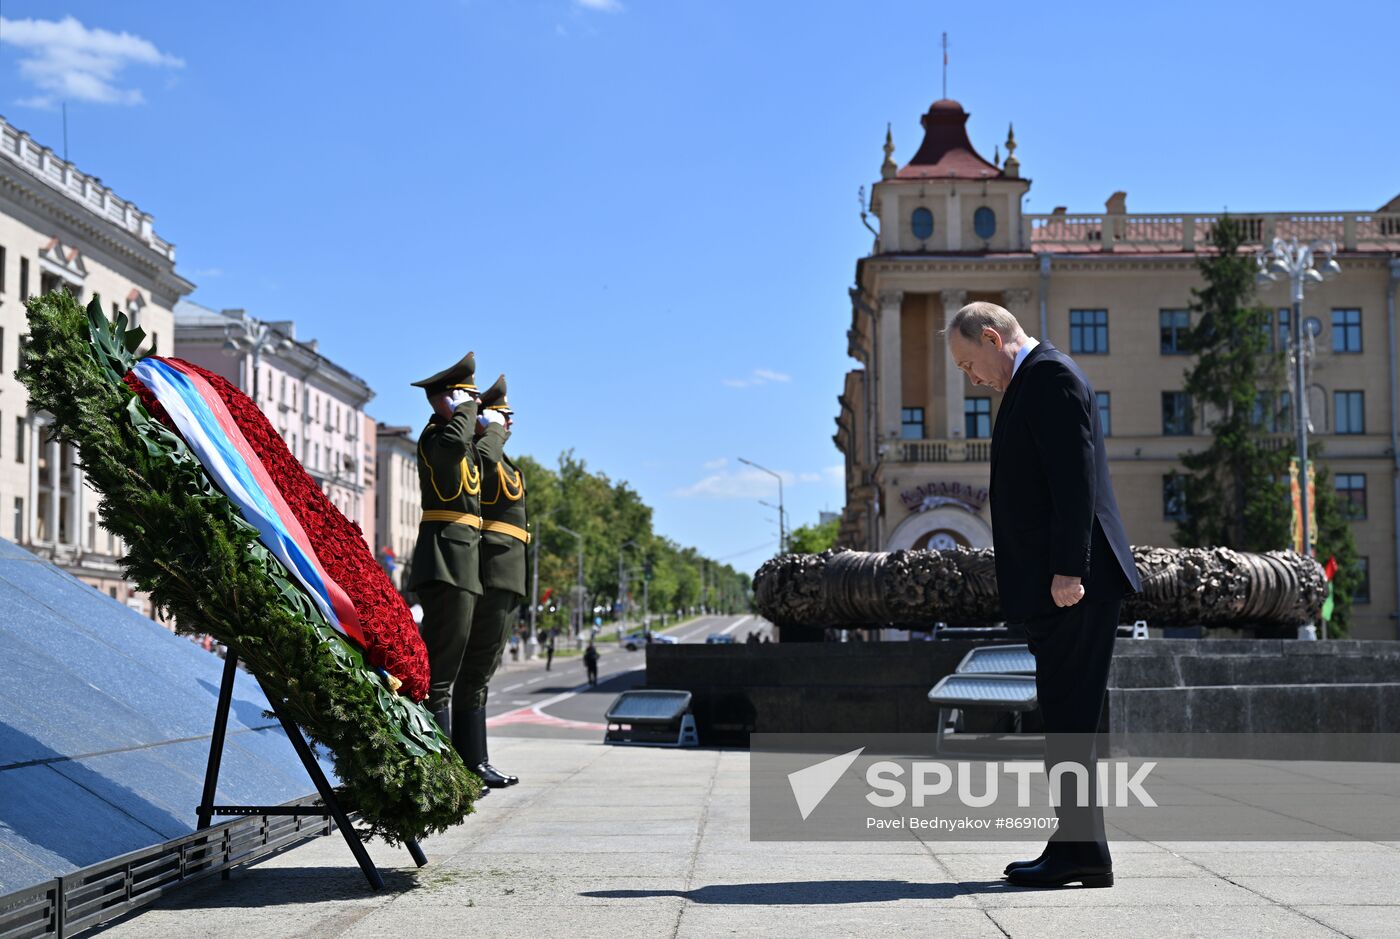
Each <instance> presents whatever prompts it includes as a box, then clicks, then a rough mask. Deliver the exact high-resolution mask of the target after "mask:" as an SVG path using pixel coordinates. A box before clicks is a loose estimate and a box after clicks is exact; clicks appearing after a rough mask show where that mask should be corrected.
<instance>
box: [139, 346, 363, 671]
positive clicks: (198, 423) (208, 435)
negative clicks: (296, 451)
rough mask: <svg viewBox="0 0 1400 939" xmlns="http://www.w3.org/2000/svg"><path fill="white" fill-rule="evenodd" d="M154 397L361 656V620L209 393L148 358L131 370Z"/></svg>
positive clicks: (201, 383)
mask: <svg viewBox="0 0 1400 939" xmlns="http://www.w3.org/2000/svg"><path fill="white" fill-rule="evenodd" d="M131 371H132V374H134V375H135V376H136V377H137V378H139V379H140V380H141V382H142V384H144V385H145V386H146V387H147V388H149V389H150V390H151V393H152V394H154V395H155V396H156V400H158V401H159V402H160V404H161V406H162V407H163V408H165V410H166V413H168V414H169V415H170V419H171V420H172V421H173V422H174V424H175V428H176V429H177V430H178V431H179V432H180V435H181V436H182V437H184V439H185V443H186V444H187V445H188V446H189V448H190V450H191V451H192V452H193V453H194V455H195V456H196V457H197V458H198V459H199V462H200V463H201V464H202V465H203V467H204V471H205V472H206V473H208V474H209V477H210V478H211V479H213V481H214V484H215V485H216V486H218V487H219V489H220V490H222V492H223V493H224V495H226V496H228V498H229V501H231V502H232V503H233V504H234V506H235V507H236V508H237V509H238V511H239V514H241V515H242V516H243V518H244V520H246V521H247V522H248V523H249V524H250V525H252V526H253V527H254V528H256V529H257V530H258V540H259V541H261V542H262V543H263V545H264V546H265V547H266V548H267V549H268V550H269V551H271V552H272V554H273V556H274V557H276V558H277V560H279V561H281V562H282V565H283V566H284V567H286V569H287V570H288V572H290V573H291V575H292V576H293V577H294V578H295V579H296V581H297V582H298V583H299V584H301V587H302V589H303V590H304V591H306V595H307V596H308V597H310V598H311V602H312V603H314V604H315V605H316V607H317V609H319V610H320V611H321V613H322V615H324V616H325V617H326V620H327V622H329V623H330V624H331V626H332V627H334V628H335V629H336V630H337V631H338V632H340V633H341V634H342V635H344V636H345V637H346V638H347V639H350V640H352V641H353V642H354V643H355V644H356V645H358V646H359V647H360V648H362V649H363V648H365V636H364V633H363V631H362V630H361V629H360V616H359V614H358V613H357V612H356V611H355V607H354V604H352V603H351V602H350V598H349V596H347V595H346V593H345V591H344V590H343V589H342V588H341V587H340V585H339V584H337V583H336V582H335V581H334V580H332V579H331V578H330V576H329V575H327V574H326V571H325V568H323V567H322V566H321V562H320V560H319V559H318V558H317V557H316V551H315V549H314V548H312V546H311V539H310V538H308V537H307V536H306V532H305V530H304V529H302V527H301V523H300V522H298V521H297V518H296V516H295V515H293V514H292V510H291V506H289V505H287V501H286V499H284V498H283V497H282V493H281V491H280V490H279V489H278V488H277V486H276V484H275V483H273V481H272V476H271V474H269V473H268V471H267V467H266V466H264V465H263V462H262V460H261V459H260V458H259V457H258V455H257V452H256V451H255V450H254V449H253V447H252V445H251V444H250V443H249V442H248V438H246V437H244V436H243V432H242V431H241V430H239V429H238V424H237V423H235V422H234V419H233V415H232V414H230V413H229V410H228V408H227V406H225V404H224V402H223V399H221V398H220V397H219V395H218V392H216V391H215V390H214V388H213V386H212V385H210V384H209V382H207V381H205V380H204V379H203V378H202V377H200V376H199V375H198V374H196V373H194V372H190V371H186V370H185V369H182V368H181V367H180V366H179V364H178V363H176V362H172V361H169V360H167V359H162V358H157V357H155V356H147V357H146V358H144V359H142V360H141V361H140V362H138V363H137V364H136V366H135V368H133V369H132V370H131Z"/></svg>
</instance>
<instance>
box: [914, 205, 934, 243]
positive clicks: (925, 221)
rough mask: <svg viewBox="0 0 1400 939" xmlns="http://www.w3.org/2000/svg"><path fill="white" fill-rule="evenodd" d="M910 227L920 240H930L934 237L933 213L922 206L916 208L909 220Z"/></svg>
mask: <svg viewBox="0 0 1400 939" xmlns="http://www.w3.org/2000/svg"><path fill="white" fill-rule="evenodd" d="M909 227H910V228H911V229H913V231H914V237H915V238H917V239H919V240H920V241H928V240H929V239H930V238H932V237H933V213H932V212H930V211H929V210H928V209H925V208H923V207H922V206H920V207H919V208H917V209H915V210H914V215H913V217H912V218H911V219H910V220H909Z"/></svg>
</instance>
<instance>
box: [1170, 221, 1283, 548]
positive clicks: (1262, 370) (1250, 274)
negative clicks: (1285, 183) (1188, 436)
mask: <svg viewBox="0 0 1400 939" xmlns="http://www.w3.org/2000/svg"><path fill="white" fill-rule="evenodd" d="M1243 242H1244V232H1243V230H1242V229H1241V228H1240V226H1239V225H1238V223H1236V222H1235V221H1234V220H1233V219H1231V218H1230V217H1229V216H1226V217H1224V218H1222V219H1221V220H1220V222H1219V223H1218V224H1217V225H1216V226H1215V227H1214V228H1213V229H1212V230H1211V236H1210V244H1211V247H1212V248H1213V249H1214V251H1213V252H1211V253H1209V254H1206V255H1204V256H1203V257H1202V258H1201V259H1200V260H1199V261H1198V262H1197V266H1198V268H1199V270H1200V274H1201V278H1202V280H1204V281H1205V286H1204V287H1202V288H1200V289H1193V290H1192V291H1191V296H1192V302H1191V310H1192V312H1193V313H1194V314H1196V322H1195V325H1194V326H1192V327H1191V328H1190V330H1189V331H1188V332H1187V334H1186V337H1185V345H1186V349H1187V351H1188V352H1190V353H1192V354H1193V355H1194V356H1195V361H1194V362H1193V363H1192V365H1191V367H1190V368H1189V369H1188V371H1187V373H1186V392H1187V394H1189V395H1190V399H1191V403H1192V407H1193V408H1195V407H1197V406H1200V405H1204V406H1205V407H1204V410H1205V412H1206V414H1207V415H1208V424H1207V426H1206V428H1205V429H1206V432H1207V433H1208V434H1210V435H1211V437H1212V438H1213V439H1212V441H1211V444H1210V446H1209V447H1207V448H1206V449H1205V450H1203V451H1201V452H1190V453H1185V454H1183V455H1182V457H1181V462H1182V464H1183V465H1184V466H1185V467H1186V469H1187V471H1188V472H1187V473H1186V474H1185V518H1184V519H1183V520H1182V521H1181V522H1179V523H1178V525H1177V531H1176V540H1177V543H1178V544H1181V545H1183V546H1186V547H1204V546H1211V545H1220V546H1225V547H1230V548H1235V549H1236V550H1240V551H1268V550H1276V549H1278V548H1281V547H1283V546H1284V545H1285V544H1287V541H1288V515H1287V513H1286V512H1280V511H1279V508H1280V506H1286V505H1287V504H1288V487H1287V483H1286V479H1287V471H1288V453H1287V450H1284V449H1279V448H1278V447H1277V446H1276V445H1274V441H1273V440H1272V439H1271V438H1270V434H1272V433H1273V432H1274V429H1275V427H1276V422H1277V420H1278V418H1279V409H1278V407H1277V404H1276V402H1278V401H1279V400H1280V397H1279V393H1278V390H1279V386H1280V383H1281V378H1282V360H1281V358H1280V356H1279V354H1278V353H1276V352H1273V351H1271V343H1270V331H1269V324H1268V321H1267V320H1266V319H1265V316H1266V312H1265V311H1264V310H1262V309H1260V308H1258V307H1255V306H1252V305H1251V301H1252V300H1253V297H1254V275H1255V266H1254V262H1253V260H1252V259H1251V258H1250V257H1249V255H1247V254H1241V253H1240V247H1241V245H1242V244H1243Z"/></svg>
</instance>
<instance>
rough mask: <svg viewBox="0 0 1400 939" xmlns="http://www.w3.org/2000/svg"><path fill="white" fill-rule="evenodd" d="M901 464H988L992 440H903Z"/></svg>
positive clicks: (900, 446) (899, 450)
mask: <svg viewBox="0 0 1400 939" xmlns="http://www.w3.org/2000/svg"><path fill="white" fill-rule="evenodd" d="M897 454H898V456H897V460H898V462H900V463H986V462H987V461H988V460H990V459H991V458H992V442H991V441H990V440H962V439H960V438H954V439H951V440H901V441H899V447H898V451H897Z"/></svg>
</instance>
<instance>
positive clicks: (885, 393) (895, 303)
mask: <svg viewBox="0 0 1400 939" xmlns="http://www.w3.org/2000/svg"><path fill="white" fill-rule="evenodd" d="M903 302H904V292H903V291H900V290H886V291H882V292H881V294H880V348H879V349H878V350H876V361H877V362H878V363H879V370H878V372H879V378H878V380H879V382H880V416H879V427H880V436H881V437H882V438H884V439H887V440H888V439H898V437H899V425H900V413H899V412H900V408H902V407H904V376H903V374H902V369H901V361H900V356H901V355H902V353H903V350H902V346H903V342H902V339H903V337H902V336H901V335H900V309H901V306H902V305H903Z"/></svg>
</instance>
